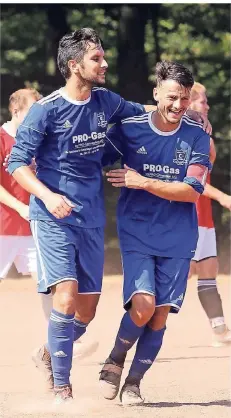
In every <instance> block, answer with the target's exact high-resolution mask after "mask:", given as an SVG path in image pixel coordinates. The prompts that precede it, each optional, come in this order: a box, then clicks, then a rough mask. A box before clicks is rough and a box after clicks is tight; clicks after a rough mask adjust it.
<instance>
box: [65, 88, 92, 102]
mask: <svg viewBox="0 0 231 418" xmlns="http://www.w3.org/2000/svg"><path fill="white" fill-rule="evenodd" d="M59 94H60V95H61V96H62V97H63V99H65V100H66V101H67V102H69V103H72V104H74V105H76V106H83V105H85V104H87V103H89V102H90V100H91V94H90V96H89V97H88V98H87V99H86V100H73V99H70V97H68V96H67V94H66V93H65V92H64V91H63V87H61V89H59Z"/></svg>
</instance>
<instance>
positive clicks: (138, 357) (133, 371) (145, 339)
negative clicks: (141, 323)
mask: <svg viewBox="0 0 231 418" xmlns="http://www.w3.org/2000/svg"><path fill="white" fill-rule="evenodd" d="M165 330H166V327H164V328H162V329H160V330H158V331H154V330H153V329H151V328H150V327H149V326H147V325H146V327H145V329H144V332H143V334H142V335H141V337H140V338H139V341H138V343H137V347H136V353H135V356H134V359H133V362H132V365H131V367H130V370H129V373H128V377H127V379H126V383H137V384H139V383H140V381H141V379H142V378H143V376H144V374H145V373H146V372H147V371H148V369H150V367H151V365H152V363H153V362H154V360H155V358H156V356H157V354H158V353H159V351H160V348H161V346H162V341H163V336H164V332H165Z"/></svg>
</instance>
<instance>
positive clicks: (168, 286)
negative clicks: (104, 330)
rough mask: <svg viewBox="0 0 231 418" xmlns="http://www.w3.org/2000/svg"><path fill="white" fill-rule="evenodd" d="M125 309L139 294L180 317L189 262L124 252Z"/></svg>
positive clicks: (188, 260)
mask: <svg viewBox="0 0 231 418" xmlns="http://www.w3.org/2000/svg"><path fill="white" fill-rule="evenodd" d="M122 260H123V270H124V287H123V296H124V307H125V309H129V308H130V306H131V299H132V297H133V296H134V295H135V294H136V293H146V294H149V295H154V296H155V297H156V306H165V305H167V306H171V309H170V312H174V313H177V312H178V311H179V310H180V308H181V306H182V303H183V300H184V295H185V292H186V287H187V280H188V272H189V266H190V259H185V258H168V257H159V256H152V255H147V254H141V253H139V252H135V251H130V252H123V254H122Z"/></svg>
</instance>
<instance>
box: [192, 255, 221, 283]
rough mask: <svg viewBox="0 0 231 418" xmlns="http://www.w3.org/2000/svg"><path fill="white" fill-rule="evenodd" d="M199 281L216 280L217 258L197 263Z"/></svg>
mask: <svg viewBox="0 0 231 418" xmlns="http://www.w3.org/2000/svg"><path fill="white" fill-rule="evenodd" d="M197 271H198V279H214V278H216V276H217V274H218V260H217V257H209V258H206V259H204V260H201V261H199V262H198V263H197Z"/></svg>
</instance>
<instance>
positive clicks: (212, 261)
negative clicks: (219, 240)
mask: <svg viewBox="0 0 231 418" xmlns="http://www.w3.org/2000/svg"><path fill="white" fill-rule="evenodd" d="M217 273H218V259H217V245H216V232H215V229H214V228H207V229H206V233H205V239H204V243H203V246H202V248H201V252H200V258H199V260H198V263H197V274H198V278H199V279H207V278H210V279H211V278H214V277H216V276H217Z"/></svg>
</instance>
